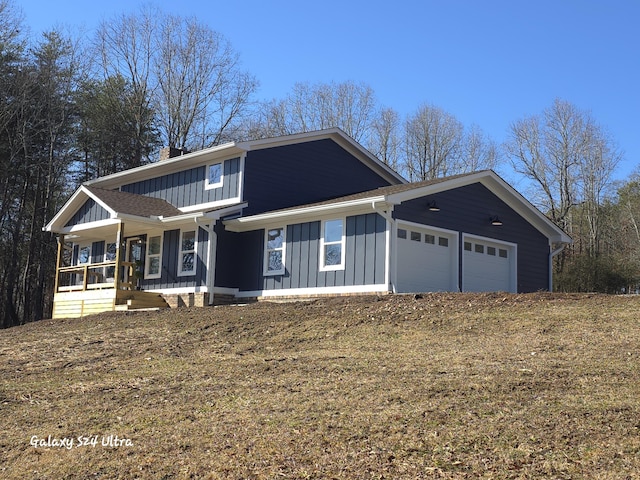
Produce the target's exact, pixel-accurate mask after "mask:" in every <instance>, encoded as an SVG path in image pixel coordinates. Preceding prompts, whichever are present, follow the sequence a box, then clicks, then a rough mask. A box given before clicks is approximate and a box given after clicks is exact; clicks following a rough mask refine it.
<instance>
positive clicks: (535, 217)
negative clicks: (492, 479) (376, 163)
mask: <svg viewBox="0 0 640 480" xmlns="http://www.w3.org/2000/svg"><path fill="white" fill-rule="evenodd" d="M473 183H481V184H482V185H484V186H485V187H486V188H487V189H489V190H490V191H491V192H492V193H494V194H495V195H496V196H497V197H498V198H500V199H501V200H502V201H503V202H505V203H506V204H507V205H509V206H510V208H512V209H513V210H514V211H516V212H517V213H518V214H519V215H521V216H522V217H523V218H524V219H525V220H527V221H528V222H529V223H530V224H531V225H533V226H534V227H535V228H536V229H538V230H539V231H540V232H541V233H543V234H544V235H545V236H546V237H548V238H549V239H550V240H551V241H553V242H557V243H571V242H572V240H571V237H569V236H568V235H567V234H566V233H565V232H564V231H563V230H562V229H560V228H559V227H558V226H556V225H555V224H554V223H553V222H551V220H549V219H548V218H547V217H546V216H545V215H544V214H542V212H540V210H538V209H537V208H536V207H535V206H534V205H532V204H531V203H530V202H529V201H528V200H526V199H525V198H524V197H523V196H522V195H521V194H520V193H518V192H517V191H516V190H515V189H514V188H513V187H511V186H510V185H509V184H507V183H506V182H505V181H504V180H503V179H502V178H500V177H499V176H498V175H497V174H496V173H495V172H493V171H492V170H482V171H478V172H473V173H467V174H460V175H454V176H451V177H444V178H437V179H434V180H427V181H423V182H415V183H405V184H400V185H390V186H387V187H380V188H376V189H374V190H369V191H366V192H360V193H355V194H352V195H346V196H342V197H337V198H333V199H330V200H326V201H322V202H316V203H312V204H307V205H300V206H297V207H292V208H286V209H282V210H276V211H272V212H266V213H264V214H260V215H253V216H250V217H241V218H237V219H234V220H230V221H228V222H225V224H226V225H227V226H228V227H229V229H230V230H238V231H241V230H251V229H255V228H260V226H258V225H261V224H266V223H269V222H271V223H273V222H274V221H277V219H279V218H280V219H284V218H285V217H303V216H309V215H314V214H315V215H318V214H324V213H327V214H329V213H330V212H339V211H347V210H350V209H355V208H363V207H364V208H370V209H371V210H376V209H383V208H385V206H387V207H388V206H392V205H397V204H399V203H402V202H404V201H407V200H412V199H414V198H419V197H424V196H427V195H433V194H435V193H438V192H442V191H447V190H453V189H456V188H459V187H462V186H465V185H470V184H473Z"/></svg>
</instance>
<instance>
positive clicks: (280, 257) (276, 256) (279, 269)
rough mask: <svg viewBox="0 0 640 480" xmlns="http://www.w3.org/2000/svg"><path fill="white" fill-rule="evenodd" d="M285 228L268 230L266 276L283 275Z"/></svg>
mask: <svg viewBox="0 0 640 480" xmlns="http://www.w3.org/2000/svg"><path fill="white" fill-rule="evenodd" d="M284 248H285V228H284V227H277V228H267V229H266V230H265V240H264V274H265V275H282V274H283V273H284V271H285V269H284Z"/></svg>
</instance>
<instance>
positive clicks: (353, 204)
mask: <svg viewBox="0 0 640 480" xmlns="http://www.w3.org/2000/svg"><path fill="white" fill-rule="evenodd" d="M386 205H388V202H387V199H386V197H385V196H372V197H367V198H362V199H358V200H349V201H346V202H337V203H330V204H323V205H311V206H308V207H301V208H296V209H287V210H277V211H274V212H266V213H259V214H257V215H251V216H248V217H240V218H234V219H232V220H226V221H224V225H225V228H226V230H229V231H231V232H248V231H251V230H258V229H261V228H264V227H265V226H267V225H273V224H276V223H278V222H282V220H284V219H291V220H292V221H296V222H300V223H301V222H303V221H304V220H307V219H310V220H311V219H317V218H322V217H326V216H330V215H339V214H340V215H341V214H344V213H356V212H360V211H375V210H378V209H380V208H384V206H386Z"/></svg>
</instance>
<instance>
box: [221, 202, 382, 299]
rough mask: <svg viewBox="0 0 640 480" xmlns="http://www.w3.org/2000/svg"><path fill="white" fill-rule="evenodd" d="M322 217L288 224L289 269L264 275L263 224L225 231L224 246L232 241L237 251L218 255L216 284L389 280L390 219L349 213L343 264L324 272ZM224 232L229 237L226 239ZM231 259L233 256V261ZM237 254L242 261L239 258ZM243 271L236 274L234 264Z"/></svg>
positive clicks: (269, 286) (249, 287)
mask: <svg viewBox="0 0 640 480" xmlns="http://www.w3.org/2000/svg"><path fill="white" fill-rule="evenodd" d="M320 231H321V224H320V221H315V222H305V223H298V224H293V225H287V227H286V239H285V241H286V248H285V250H286V252H285V253H286V256H285V273H284V274H282V275H266V276H265V275H263V269H264V235H265V234H264V230H254V231H251V232H246V233H229V232H227V233H226V234H222V235H220V236H219V238H218V242H219V243H218V244H219V245H220V246H222V245H221V243H223V244H224V245H225V246H226V245H227V244H228V246H229V247H230V249H235V254H230V255H227V252H228V251H229V250H226V249H225V250H223V249H222V248H221V249H220V250H219V252H222V251H225V254H224V255H222V256H221V255H219V256H218V260H217V270H216V285H217V286H231V285H228V284H224V283H223V282H230V281H235V282H237V283H236V284H235V286H236V287H237V288H239V289H240V291H259V290H281V289H290V288H312V287H340V286H353V285H375V284H384V283H385V278H386V276H385V273H386V272H385V251H386V221H385V219H384V218H383V217H381V216H380V215H378V214H376V213H371V214H366V215H356V216H351V217H347V219H346V229H345V234H346V241H345V249H346V250H345V262H346V264H345V268H344V270H336V271H327V272H322V271H320V270H319V262H320ZM223 238H225V240H222V239H223ZM228 259H234V262H233V266H232V265H231V263H230V262H229V261H228ZM238 260H239V261H238ZM234 269H235V270H236V271H239V272H241V274H240V275H235V276H234V275H233V273H232V271H233V270H234Z"/></svg>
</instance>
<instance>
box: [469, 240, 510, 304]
mask: <svg viewBox="0 0 640 480" xmlns="http://www.w3.org/2000/svg"><path fill="white" fill-rule="evenodd" d="M513 262H515V249H514V248H513V247H512V246H509V245H506V244H501V243H497V242H491V241H487V240H476V239H469V238H466V239H465V242H464V247H463V289H464V291H465V292H497V291H505V292H509V291H511V290H512V284H513V281H512V280H513V279H512V277H513V272H514V268H513V266H514V263H513Z"/></svg>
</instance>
